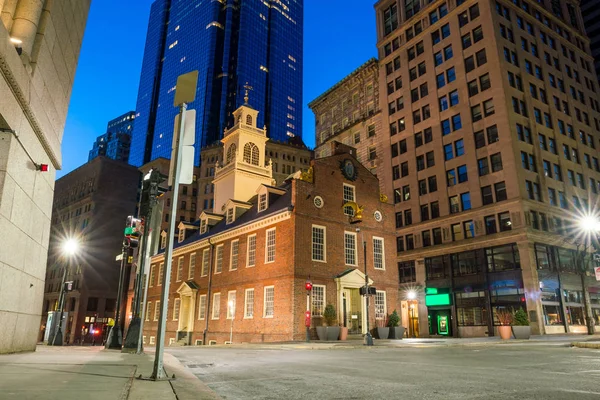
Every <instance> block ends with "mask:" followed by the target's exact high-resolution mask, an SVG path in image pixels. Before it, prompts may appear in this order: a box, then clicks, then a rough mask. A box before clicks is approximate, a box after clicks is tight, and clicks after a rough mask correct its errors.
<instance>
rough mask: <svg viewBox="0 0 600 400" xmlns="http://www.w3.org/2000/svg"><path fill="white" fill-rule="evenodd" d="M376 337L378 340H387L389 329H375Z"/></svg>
mask: <svg viewBox="0 0 600 400" xmlns="http://www.w3.org/2000/svg"><path fill="white" fill-rule="evenodd" d="M377 336H378V337H379V339H387V338H388V336H390V328H389V327H385V328H380V327H377Z"/></svg>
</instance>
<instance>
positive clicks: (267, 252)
mask: <svg viewBox="0 0 600 400" xmlns="http://www.w3.org/2000/svg"><path fill="white" fill-rule="evenodd" d="M271 232H273V243H269V234H270V233H271ZM276 246H277V232H276V231H275V228H270V229H267V230H266V231H265V264H270V263H274V262H275V250H276ZM271 250H272V252H273V257H272V259H269V255H270V251H271Z"/></svg>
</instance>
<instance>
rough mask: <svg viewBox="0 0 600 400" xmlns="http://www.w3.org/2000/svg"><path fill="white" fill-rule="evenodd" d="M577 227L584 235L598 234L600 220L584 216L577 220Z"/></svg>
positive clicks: (599, 231)
mask: <svg viewBox="0 0 600 400" xmlns="http://www.w3.org/2000/svg"><path fill="white" fill-rule="evenodd" d="M578 225H579V227H580V228H581V230H583V231H584V232H586V233H600V220H599V219H598V217H596V216H595V215H590V214H588V215H584V216H583V217H581V218H579V221H578Z"/></svg>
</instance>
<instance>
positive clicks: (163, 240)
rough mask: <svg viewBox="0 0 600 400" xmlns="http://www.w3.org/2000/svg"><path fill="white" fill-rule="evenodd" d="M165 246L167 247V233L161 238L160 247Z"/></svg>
mask: <svg viewBox="0 0 600 400" xmlns="http://www.w3.org/2000/svg"><path fill="white" fill-rule="evenodd" d="M165 247H167V235H164V234H163V235H162V237H161V238H160V248H161V249H164V248H165Z"/></svg>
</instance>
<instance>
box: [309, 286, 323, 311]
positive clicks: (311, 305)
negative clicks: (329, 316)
mask: <svg viewBox="0 0 600 400" xmlns="http://www.w3.org/2000/svg"><path fill="white" fill-rule="evenodd" d="M315 289H321V290H323V301H322V304H320V305H319V311H320V313H315ZM310 299H311V300H310V303H311V304H310V311H311V315H312V316H313V317H322V316H323V312H325V304H327V286H325V285H313V287H312V291H311V294H310Z"/></svg>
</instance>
